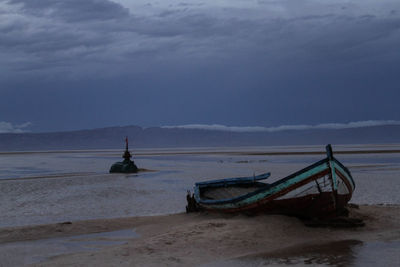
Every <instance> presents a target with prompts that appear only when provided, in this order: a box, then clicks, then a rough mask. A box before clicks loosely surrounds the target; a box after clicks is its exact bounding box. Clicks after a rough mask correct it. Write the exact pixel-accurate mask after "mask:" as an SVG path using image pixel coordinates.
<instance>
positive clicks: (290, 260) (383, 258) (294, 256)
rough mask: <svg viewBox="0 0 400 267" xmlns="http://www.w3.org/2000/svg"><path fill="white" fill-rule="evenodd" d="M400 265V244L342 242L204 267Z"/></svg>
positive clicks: (299, 248)
mask: <svg viewBox="0 0 400 267" xmlns="http://www.w3.org/2000/svg"><path fill="white" fill-rule="evenodd" d="M307 265H309V266H354V267H372V266H374V267H375V266H400V241H392V242H368V243H364V242H361V241H359V240H343V241H336V242H331V243H325V244H315V245H302V246H295V247H291V248H288V249H285V250H280V251H275V252H273V253H265V254H263V253H261V254H253V255H248V256H244V257H239V258H235V259H230V260H226V261H219V262H214V263H210V264H206V265H203V266H207V267H213V266H220V267H225V266H232V267H237V266H307Z"/></svg>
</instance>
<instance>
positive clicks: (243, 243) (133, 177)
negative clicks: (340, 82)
mask: <svg viewBox="0 0 400 267" xmlns="http://www.w3.org/2000/svg"><path fill="white" fill-rule="evenodd" d="M333 150H334V153H335V154H334V155H335V157H337V158H338V159H339V160H340V161H341V162H342V163H343V164H344V165H346V166H347V167H348V168H349V169H350V171H351V172H352V175H353V178H354V180H355V183H356V189H355V192H354V195H353V198H352V200H351V203H355V204H358V205H360V209H358V210H353V211H352V212H354V213H355V214H358V216H361V217H363V218H364V219H365V221H366V224H367V225H366V226H365V227H364V228H362V229H361V228H360V229H353V230H348V229H347V230H344V229H339V230H338V229H334V230H332V229H329V228H328V229H319V228H317V229H314V228H308V227H305V226H304V225H302V223H301V222H300V221H299V220H297V219H296V218H290V217H285V216H278V215H262V216H256V217H244V216H242V215H236V216H220V215H215V214H194V215H192V214H190V215H187V214H182V213H183V212H184V210H185V205H186V198H185V196H186V192H187V190H191V189H192V188H193V184H194V183H195V182H198V181H204V180H211V179H219V178H227V177H239V176H251V175H253V174H260V173H263V172H271V178H269V180H271V181H276V180H278V179H281V178H283V177H285V176H287V175H289V174H291V173H293V172H295V171H297V170H299V169H301V168H303V167H306V166H307V165H309V164H311V163H313V162H315V161H317V160H319V159H321V158H323V157H324V156H325V155H324V147H323V146H302V147H239V148H185V149H141V150H135V149H132V150H131V152H132V154H133V159H134V161H135V163H136V164H137V165H138V166H139V168H144V169H146V170H150V171H145V172H139V173H137V174H109V173H108V170H109V167H110V166H111V164H112V163H113V162H115V161H119V160H120V157H121V155H122V151H120V150H91V151H39V152H12V153H7V152H1V153H0V193H1V195H0V201H1V203H2V204H1V206H0V243H1V245H0V262H2V263H3V265H4V264H5V265H4V266H13V265H15V264H17V265H21V264H22V265H25V264H40V265H46V264H48V266H51V265H52V264H57V265H63V264H64V265H70V264H75V265H79V264H83V265H86V264H88V265H94V264H96V265H100V266H110V265H116V264H117V263H118V265H126V266H132V265H136V266H143V265H147V266H149V265H150V266H151V265H153V266H157V265H163V263H168V264H169V265H172V266H174V265H178V266H179V265H180V266H185V265H188V264H194V265H207V264H209V265H211V266H217V265H215V264H223V263H230V264H231V263H232V262H233V263H235V264H244V265H249V266H258V265H260V264H265V263H268V264H272V265H278V266H280V265H303V264H307V259H308V260H310V259H309V258H307V257H308V256H307V255H314V254H315V255H317V256H315V257H317V260H312V261H311V263H312V264H318V265H321V266H332V265H333V266H343V265H340V264H339V263H340V261H337V262H339V263H337V262H336V263H335V262H334V261H333V263H332V262H329V261H327V260H325V261H324V260H323V259H324V257H327V256H326V253H325V254H324V253H322V252H321V253H318V252H315V253H314V254H313V253H311V252H310V253H311V254H310V253H308V254H307V253H306V252H305V253H303V254H304V255H303V254H302V255H293V253H292V254H290V253H289V252H290V251H292V250H290V248H292V247H293V246H301V247H304V248H309V249H305V251H310V250H312V248H313V246H317V247H318V245H323V244H328V243H329V242H333V243H332V244H336V245H337V244H346V246H344V247H349V249H348V250H351V251H353V252H352V254H351V255H353V256H352V257H353V258H354V259H353V260H352V261H351V262H350V263H349V264H348V265H349V266H361V265H360V264H359V263H360V262H362V263H363V264H366V265H363V266H375V265H374V264H373V263H375V264H376V263H377V262H374V261H371V262H370V263H368V259H366V258H365V255H366V254H368V253H362V252H360V253H358V252H357V251H364V250H365V249H368V248H371V247H374V249H375V250H377V249H379V247H382V248H383V247H385V246H386V247H389V250H390V251H395V253H392V254H390V255H389V256H388V257H389V260H390V261H389V263H395V264H394V265H398V264H397V263H399V262H400V261H399V257H398V256H397V255H399V254H400V246H399V240H400V230H399V229H400V227H399V225H398V221H399V219H400V208H399V205H400V195H399V194H398V192H399V191H400V145H396V144H394V145H346V146H333ZM127 229H128V230H129V229H130V230H131V231H132V230H134V232H135V233H137V234H138V235H137V236H134V237H132V236H129V235H127V236H126V238H122V241H121V237H119V239H118V240H119V241H120V242H122V243H118V242H117V243H115V242H114V243H113V241H115V237H113V238H110V237H107V236H106V237H101V240H103V241H107V240H108V241H110V242H108V243H107V242H106V243H105V244H100V243H96V242H95V243H90V242H89V243H85V244H84V245H83V246H82V247H83V248H87V247H89V248H92V249H91V250H90V251H87V250H86V249H83V248H82V247H80V246H78V249H76V248H77V246H75V247H74V250H68V249H65V246H67V247H68V245H63V244H64V243H63V242H67V241H60V242H61V243H58V244H59V246H61V247H63V248H64V249H61V250H59V251H51V253H50V252H48V249H46V247H45V245H43V246H42V245H40V244H48V243H46V242H44V241H43V240H48V239H52V238H66V237H71V238H72V237H74V236H79V235H85V234H91V233H99V232H112V231H123V230H127ZM245 230H246V231H245ZM122 233H124V232H122ZM260 233H262V234H260ZM279 233H280V234H279ZM89 239H90V240H92V239H93V237H89ZM98 239H99V237H96V238H95V240H98ZM75 240H76V238H75ZM118 240H117V241H118ZM346 240H347V241H346ZM35 242H36V243H35ZM37 242H39V245H38V243H37ZM335 242H339V243H335ZM340 242H344V243H340ZM346 242H347V243H346ZM66 244H68V242H67V243H66ZM348 244H350V245H348ZM347 245H348V246H347ZM10 246H11V247H12V249H10ZM29 247H31V248H33V247H35V250H30V249H29ZM72 247H73V246H72ZM339 247H340V246H339ZM41 248H42V249H41ZM79 248H82V249H79ZM361 248H363V249H364V250H362V249H361ZM30 251H35V252H34V253H33V252H30ZM283 251H286V252H287V253H288V254H285V253H283ZM354 251H356V252H357V253H356V252H354ZM18 252H23V253H22V255H23V257H20V256H19V255H21V253H20V254H18ZM397 252H399V253H397ZM271 253H274V255H275V256H274V255H272V254H271ZM335 253H336V252H335ZM345 253H347V252H342V251H340V250H338V252H337V253H336V254H337V255H339V256H340V255H343V257H345V255H344V254H345ZM336 254H335V255H336ZM146 255H147V256H146ZM276 255H283V256H282V257H281V256H279V257H277V256H276ZM318 255H322V256H318ZM324 255H325V256H324ZM303 256H304V257H305V258H304V257H303ZM318 257H320V261H318ZM329 257H331V256H329ZM375 260H376V259H375ZM385 262H386V261H385ZM14 263H15V264H14ZM233 263H232V264H233ZM379 263H383V259H382V261H381V262H379V261H378V264H379ZM213 264H214V265H213ZM3 265H2V266H3ZM385 265H387V264H385ZM389 265H390V264H389Z"/></svg>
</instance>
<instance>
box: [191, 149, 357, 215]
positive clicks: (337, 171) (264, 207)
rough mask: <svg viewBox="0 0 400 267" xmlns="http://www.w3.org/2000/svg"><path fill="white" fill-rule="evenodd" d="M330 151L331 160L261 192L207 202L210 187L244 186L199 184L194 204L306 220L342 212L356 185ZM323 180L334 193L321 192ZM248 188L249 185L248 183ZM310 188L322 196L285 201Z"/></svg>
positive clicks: (215, 208)
mask: <svg viewBox="0 0 400 267" xmlns="http://www.w3.org/2000/svg"><path fill="white" fill-rule="evenodd" d="M329 150H330V152H329ZM327 151H328V157H327V158H326V159H323V160H321V161H319V162H317V163H315V164H313V165H310V166H309V167H307V168H304V169H302V170H300V171H298V172H296V173H294V174H292V175H289V176H288V177H286V178H283V179H281V180H279V181H277V182H275V183H272V184H265V186H263V187H262V188H260V189H256V190H255V191H253V192H250V193H247V194H243V195H240V196H237V197H233V198H226V199H205V198H202V193H203V192H205V191H207V190H208V189H210V185H212V186H213V188H215V187H218V186H220V187H223V186H225V187H229V186H237V187H238V186H239V187H240V186H242V185H243V184H241V182H240V180H235V182H232V179H228V181H230V183H229V184H224V180H218V181H217V182H215V183H213V181H211V182H206V183H197V184H196V185H195V192H194V198H195V201H196V203H197V205H198V207H199V208H200V209H206V210H210V211H220V212H246V213H254V212H269V213H284V214H294V215H299V214H303V215H304V216H317V215H318V214H319V215H321V216H323V215H326V214H327V213H330V212H333V211H335V210H336V211H337V210H340V209H342V208H343V207H344V206H345V205H346V204H347V202H348V201H349V200H350V198H351V196H352V193H353V191H354V188H355V184H354V181H353V178H352V176H351V174H350V172H349V170H348V169H347V168H346V167H344V166H343V165H342V164H341V163H340V162H339V161H338V160H336V159H335V158H334V157H333V156H332V151H331V149H330V146H329V148H328V146H327ZM324 177H329V180H330V183H331V187H330V188H331V189H330V190H329V191H324V192H322V191H320V185H319V184H318V180H319V179H322V178H323V179H324V181H325V178H324ZM253 183H256V181H253ZM314 183H316V184H317V186H315V185H314ZM339 183H341V184H340V188H339V187H338V186H339ZM248 184H249V181H247V185H248ZM308 184H310V185H314V187H317V188H318V190H319V193H318V192H317V193H315V192H310V193H309V194H304V195H302V196H295V197H285V196H287V195H290V193H291V192H293V191H295V190H296V189H298V188H302V186H304V187H306V186H307V185H308ZM247 185H246V186H247ZM310 188H311V187H310ZM338 190H339V191H338Z"/></svg>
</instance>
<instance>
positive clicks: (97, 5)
mask: <svg viewBox="0 0 400 267" xmlns="http://www.w3.org/2000/svg"><path fill="white" fill-rule="evenodd" d="M8 3H9V4H22V5H23V10H24V11H25V12H26V13H28V14H33V15H37V16H43V15H46V16H50V17H54V18H56V19H64V20H66V21H68V22H83V21H90V20H109V19H120V18H123V17H127V16H129V11H128V9H127V8H124V7H122V6H121V5H119V4H116V3H114V2H111V1H108V0H84V1H82V0H9V1H8Z"/></svg>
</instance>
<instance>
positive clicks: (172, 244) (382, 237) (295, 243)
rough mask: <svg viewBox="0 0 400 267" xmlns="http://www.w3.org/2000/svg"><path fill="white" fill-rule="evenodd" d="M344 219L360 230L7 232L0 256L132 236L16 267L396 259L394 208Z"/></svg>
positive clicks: (249, 222)
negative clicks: (51, 243) (372, 252)
mask: <svg viewBox="0 0 400 267" xmlns="http://www.w3.org/2000/svg"><path fill="white" fill-rule="evenodd" d="M350 213H351V216H352V217H357V218H362V219H363V220H364V221H365V223H366V226H364V227H360V228H329V227H328V228H327V227H321V228H312V227H306V226H305V225H304V224H303V223H302V222H301V221H300V220H298V219H297V218H294V217H287V216H280V215H260V216H252V217H249V216H245V215H220V214H209V213H194V214H183V213H182V214H173V215H165V216H146V217H131V218H116V219H102V220H88V221H77V222H65V223H59V224H49V225H39V226H31V227H30V226H26V227H16V228H12V227H11V228H3V229H1V230H0V242H1V243H2V244H1V246H0V247H2V248H3V250H2V251H3V252H2V254H0V256H1V257H3V258H2V259H3V260H4V253H5V251H6V252H7V253H8V258H9V259H12V258H14V257H15V258H14V259H20V260H22V259H21V258H20V257H21V254H20V252H21V248H19V247H18V246H14V247H13V250H11V249H8V250H7V249H6V250H4V247H6V246H5V245H7V244H18V243H21V242H22V241H28V240H30V241H29V242H22V243H23V244H24V248H26V247H27V246H28V247H29V246H31V247H36V249H39V250H40V246H41V243H40V242H39V243H35V242H34V240H46V239H48V238H55V237H69V238H73V237H75V238H77V237H79V236H82V235H83V234H90V233H99V232H112V231H117V230H123V229H128V230H133V231H134V232H135V233H136V235H135V236H134V237H128V238H125V239H122V241H123V242H122V244H117V245H114V244H112V245H108V246H103V247H102V246H100V245H101V244H100V243H101V241H103V242H104V241H105V240H108V241H116V240H117V241H118V240H119V241H121V239H118V238H117V239H116V238H109V239H107V237H97V238H92V239H90V238H88V237H86V238H82V237H81V239H83V240H85V241H88V240H91V241H93V242H92V243H91V248H95V249H93V250H89V251H85V250H84V249H81V251H79V250H78V251H74V253H71V254H69V253H68V251H67V252H66V253H64V254H62V255H53V256H51V255H52V254H50V255H47V256H49V257H47V258H46V257H44V260H43V261H41V262H36V263H35V262H34V261H30V262H29V259H27V260H28V261H27V262H23V263H31V264H33V265H34V266H193V265H194V266H199V265H204V266H244V265H245V266H259V265H260V264H261V263H264V264H265V263H271V264H272V263H275V264H276V265H279V264H282V265H303V264H307V261H311V263H314V264H316V263H318V262H319V263H320V264H325V265H322V266H326V265H333V266H343V264H345V265H346V266H356V265H352V264H353V263H355V262H357V259H358V257H359V256H358V255H357V249H356V248H358V250H359V249H360V248H362V247H363V246H364V247H367V248H368V244H380V243H381V246H383V247H384V245H385V244H386V246H390V244H393V245H392V247H391V249H392V250H393V251H394V253H396V254H397V252H400V243H399V240H400V227H399V221H400V206H398V205H392V206H360V207H359V208H358V209H356V208H351V209H350ZM96 241H97V242H99V244H97V246H96ZM12 242H14V243H12ZM64 242H65V241H64ZM379 242H380V243H379ZM42 246H43V245H42ZM379 247H380V246H378V248H379ZM45 248H46V247H45V246H43V250H45ZM375 249H376V248H375ZM55 254H56V253H55ZM396 254H394V255H392V256H391V258H389V262H391V263H392V264H393V265H392V266H395V265H398V263H399V256H398V255H399V254H397V257H396ZM44 256H46V253H44ZM22 257H23V256H22ZM296 259H297V260H296ZM3 262H4V261H3ZM10 263H18V260H14V262H13V261H12V260H10ZM372 263H373V262H372ZM340 264H342V265H340ZM369 266H372V265H369Z"/></svg>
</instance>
